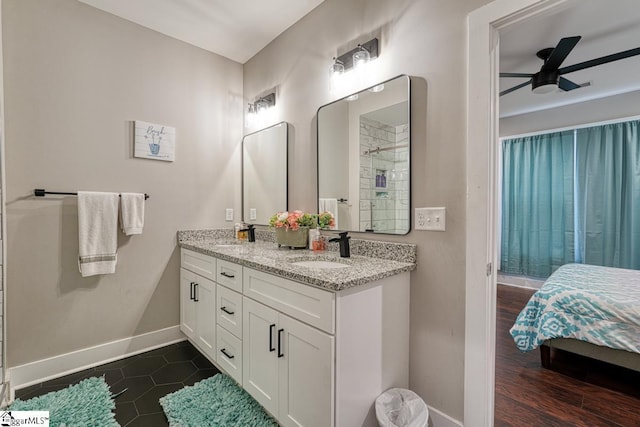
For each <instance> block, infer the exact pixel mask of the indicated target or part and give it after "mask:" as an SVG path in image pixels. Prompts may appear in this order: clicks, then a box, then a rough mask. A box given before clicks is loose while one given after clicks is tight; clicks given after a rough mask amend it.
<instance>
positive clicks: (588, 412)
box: [495, 285, 640, 427]
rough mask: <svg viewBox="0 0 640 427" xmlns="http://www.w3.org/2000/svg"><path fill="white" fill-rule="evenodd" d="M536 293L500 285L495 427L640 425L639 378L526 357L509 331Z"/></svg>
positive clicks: (591, 365) (554, 358)
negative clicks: (546, 363) (548, 364)
mask: <svg viewBox="0 0 640 427" xmlns="http://www.w3.org/2000/svg"><path fill="white" fill-rule="evenodd" d="M533 292H534V291H532V290H528V289H522V288H514V287H510V286H504V285H498V301H497V313H496V322H497V323H496V330H497V332H496V335H497V336H496V393H495V426H517V427H522V426H527V427H529V426H545V427H548V426H584V427H597V426H625V427H626V426H629V427H631V426H634V427H638V426H640V373H639V372H635V371H631V370H627V369H623V368H619V367H616V366H612V365H609V364H606V363H603V362H598V361H595V360H591V359H588V358H585V357H582V356H578V355H574V354H569V353H566V352H563V351H560V350H557V351H554V350H552V352H551V367H552V370H548V369H544V368H542V367H541V366H540V352H539V351H538V350H536V351H533V352H529V353H522V352H520V351H519V350H518V349H517V348H516V346H515V344H514V343H513V339H512V338H511V335H509V328H511V326H512V325H513V322H514V320H515V318H516V316H517V314H518V313H519V312H520V310H521V309H522V307H524V305H525V304H526V302H527V301H528V300H529V297H530V296H531V295H532V294H533Z"/></svg>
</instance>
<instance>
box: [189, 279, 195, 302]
mask: <svg viewBox="0 0 640 427" xmlns="http://www.w3.org/2000/svg"><path fill="white" fill-rule="evenodd" d="M189 285H190V286H191V287H190V288H189V299H190V300H193V298H194V296H193V285H195V282H191V283H190V284H189Z"/></svg>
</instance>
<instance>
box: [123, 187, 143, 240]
mask: <svg viewBox="0 0 640 427" xmlns="http://www.w3.org/2000/svg"><path fill="white" fill-rule="evenodd" d="M120 227H121V228H122V232H123V233H124V234H126V235H127V236H131V235H133V234H142V227H144V194H141V193H122V194H121V195H120Z"/></svg>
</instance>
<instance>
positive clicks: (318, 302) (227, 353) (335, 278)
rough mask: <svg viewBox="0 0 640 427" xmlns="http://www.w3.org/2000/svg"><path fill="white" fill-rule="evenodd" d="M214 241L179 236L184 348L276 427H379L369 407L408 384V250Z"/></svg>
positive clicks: (411, 258) (195, 234)
mask: <svg viewBox="0 0 640 427" xmlns="http://www.w3.org/2000/svg"><path fill="white" fill-rule="evenodd" d="M216 233H217V234H216ZM222 233H223V231H221V230H213V231H210V232H203V231H192V232H189V231H185V232H180V233H179V243H180V246H181V269H180V328H181V330H182V331H183V332H184V333H185V335H186V336H187V337H188V338H189V340H190V341H191V342H192V343H193V344H194V345H195V346H196V347H197V348H198V349H199V350H200V351H201V352H202V353H203V354H204V355H205V356H206V357H207V358H208V359H209V360H211V362H213V363H214V364H215V365H216V366H217V367H218V368H219V369H220V370H222V371H224V372H225V373H226V374H228V375H229V376H231V377H232V378H234V379H235V380H236V381H237V383H238V384H239V385H240V386H241V387H243V388H244V389H245V390H246V391H247V392H248V393H249V394H250V395H251V396H253V397H254V398H255V399H256V400H257V401H258V402H259V403H260V404H261V405H262V406H263V407H264V408H265V409H266V410H267V411H268V412H269V413H270V414H271V415H273V417H274V418H275V419H276V420H277V421H278V423H279V424H280V425H283V426H305V427H307V426H317V427H328V426H338V427H352V426H368V425H370V426H374V425H377V424H376V421H375V411H374V401H375V398H376V397H377V396H378V395H379V394H381V393H382V392H384V391H385V390H387V389H389V388H391V387H404V388H406V387H407V386H408V381H409V375H408V374H409V274H410V273H409V272H410V271H411V270H413V269H414V268H415V245H409V244H393V243H382V242H369V241H360V242H361V243H360V246H358V241H355V240H354V243H353V245H354V246H353V249H352V253H354V252H355V253H358V252H360V253H367V254H371V255H376V254H377V255H378V256H379V257H375V256H361V255H355V254H354V255H352V257H351V258H340V256H339V254H338V253H337V252H324V253H321V254H317V253H313V252H311V251H307V250H298V251H294V250H288V249H280V248H278V247H277V245H276V244H275V243H272V242H266V241H257V242H252V243H249V242H244V243H241V244H237V243H236V242H234V241H231V240H228V239H224V238H222V237H221V236H222V235H223V234H222ZM385 256H386V257H389V256H391V257H393V258H394V259H395V260H393V259H392V260H390V259H384V257H385ZM314 263H316V264H317V265H318V266H320V267H318V268H316V267H315V266H314ZM303 265H306V266H303ZM309 265H311V267H309Z"/></svg>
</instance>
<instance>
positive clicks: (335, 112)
mask: <svg viewBox="0 0 640 427" xmlns="http://www.w3.org/2000/svg"><path fill="white" fill-rule="evenodd" d="M409 118H410V80H409V77H408V76H405V75H402V76H398V77H396V78H393V79H391V80H388V81H385V82H382V83H380V84H378V85H376V86H373V87H371V88H368V89H365V90H363V91H361V92H358V93H354V94H353V95H351V96H348V97H345V98H343V99H340V100H338V101H335V102H333V103H331V104H327V105H324V106H322V107H320V108H319V109H318V212H324V211H328V212H331V213H333V214H334V216H335V219H336V227H335V229H336V230H343V231H359V232H371V233H383V234H407V233H408V232H409V230H410V209H411V203H410V195H411V185H410V181H411V169H410V166H411V158H410V154H411V134H410V129H411V126H410V120H409Z"/></svg>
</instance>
